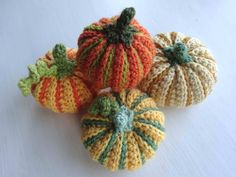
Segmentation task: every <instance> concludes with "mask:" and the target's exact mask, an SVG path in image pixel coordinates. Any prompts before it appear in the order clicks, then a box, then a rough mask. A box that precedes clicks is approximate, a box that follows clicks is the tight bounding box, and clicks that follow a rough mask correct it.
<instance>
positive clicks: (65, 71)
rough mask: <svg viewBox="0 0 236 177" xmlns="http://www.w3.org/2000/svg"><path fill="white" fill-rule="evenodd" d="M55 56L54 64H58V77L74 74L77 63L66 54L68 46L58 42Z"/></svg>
mask: <svg viewBox="0 0 236 177" xmlns="http://www.w3.org/2000/svg"><path fill="white" fill-rule="evenodd" d="M52 54H53V58H54V60H55V63H54V64H53V65H55V66H57V75H56V76H57V78H58V79H61V78H63V77H66V76H70V75H72V74H73V72H74V69H75V66H76V63H75V61H71V60H69V59H68V58H67V56H66V47H65V46H64V45H63V44H56V46H55V47H54V49H53V51H52Z"/></svg>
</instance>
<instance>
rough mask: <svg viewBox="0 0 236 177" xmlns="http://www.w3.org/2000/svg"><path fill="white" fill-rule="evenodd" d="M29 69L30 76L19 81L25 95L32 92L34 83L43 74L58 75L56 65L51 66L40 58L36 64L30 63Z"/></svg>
mask: <svg viewBox="0 0 236 177" xmlns="http://www.w3.org/2000/svg"><path fill="white" fill-rule="evenodd" d="M28 70H29V76H28V77H26V78H23V79H20V81H19V82H18V87H19V89H20V90H21V92H22V94H23V95H24V96H28V95H29V94H30V92H31V87H32V85H33V84H37V83H38V82H39V81H40V78H41V77H42V76H51V75H56V73H57V67H56V66H52V67H50V68H49V67H48V66H47V64H46V63H45V62H44V61H42V60H38V61H37V63H36V64H35V65H29V66H28Z"/></svg>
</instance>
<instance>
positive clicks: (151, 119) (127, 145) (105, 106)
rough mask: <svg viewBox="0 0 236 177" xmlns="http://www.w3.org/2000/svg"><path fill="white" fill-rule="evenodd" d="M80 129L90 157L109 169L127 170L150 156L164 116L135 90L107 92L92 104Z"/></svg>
mask: <svg viewBox="0 0 236 177" xmlns="http://www.w3.org/2000/svg"><path fill="white" fill-rule="evenodd" d="M96 100H97V101H96ZM97 103H98V104H97ZM115 110H116V111H115ZM105 112H106V113H105ZM102 115H103V116H102ZM82 129H83V133H82V141H83V143H84V146H85V147H86V148H87V149H88V151H89V152H90V155H91V157H92V159H94V160H95V161H98V162H99V163H100V164H102V165H104V166H105V167H107V168H108V169H110V170H112V171H114V170H119V169H128V170H131V169H136V168H139V167H141V166H142V164H144V163H145V161H146V160H147V159H149V158H151V157H152V156H153V155H154V153H155V151H156V150H157V148H158V145H159V143H160V142H161V141H162V140H163V138H164V115H163V113H162V112H160V111H159V110H158V108H157V107H156V103H155V102H154V100H153V99H152V98H150V97H148V96H147V95H146V94H145V93H142V92H141V91H139V90H137V89H132V90H123V91H122V92H120V93H115V92H109V93H105V94H102V95H99V96H98V98H96V99H95V101H94V102H93V103H92V105H91V107H90V111H89V112H88V113H86V114H85V115H84V116H83V118H82Z"/></svg>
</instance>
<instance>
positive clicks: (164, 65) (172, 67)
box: [139, 32, 217, 107]
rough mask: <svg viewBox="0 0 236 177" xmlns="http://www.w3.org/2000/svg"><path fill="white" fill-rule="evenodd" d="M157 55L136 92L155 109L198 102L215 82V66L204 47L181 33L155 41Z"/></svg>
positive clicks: (170, 34)
mask: <svg viewBox="0 0 236 177" xmlns="http://www.w3.org/2000/svg"><path fill="white" fill-rule="evenodd" d="M154 42H155V45H156V49H157V55H156V57H155V59H154V61H153V66H152V68H151V71H150V73H149V74H148V76H147V77H146V78H145V79H144V80H142V82H141V83H140V85H139V88H140V89H141V90H142V91H144V92H146V93H148V94H149V95H150V96H152V97H153V98H154V99H155V100H156V102H157V105H158V106H172V107H185V106H189V105H192V104H196V103H199V102H201V101H202V100H203V99H205V98H206V97H207V95H209V93H210V92H211V90H212V88H213V85H214V84H215V83H216V81H217V66H216V62H215V60H214V57H213V56H212V54H211V53H210V52H209V50H208V49H207V47H206V46H205V45H204V44H202V43H201V42H200V41H199V40H198V39H196V38H192V37H189V36H185V35H183V34H181V33H177V32H171V33H161V34H158V35H156V36H155V37H154Z"/></svg>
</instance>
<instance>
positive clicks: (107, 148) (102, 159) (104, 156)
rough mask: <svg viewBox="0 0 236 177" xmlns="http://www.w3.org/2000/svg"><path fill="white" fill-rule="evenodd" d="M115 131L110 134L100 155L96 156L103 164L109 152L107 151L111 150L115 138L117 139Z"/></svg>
mask: <svg viewBox="0 0 236 177" xmlns="http://www.w3.org/2000/svg"><path fill="white" fill-rule="evenodd" d="M117 136H118V134H117V133H113V134H112V135H111V138H110V140H109V142H108V144H107V146H106V148H105V149H104V151H103V152H102V153H101V155H100V156H99V158H98V161H99V162H100V163H101V164H103V163H104V160H105V159H106V158H107V155H108V154H109V152H110V151H111V150H112V147H113V145H114V144H115V142H116V140H117Z"/></svg>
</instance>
